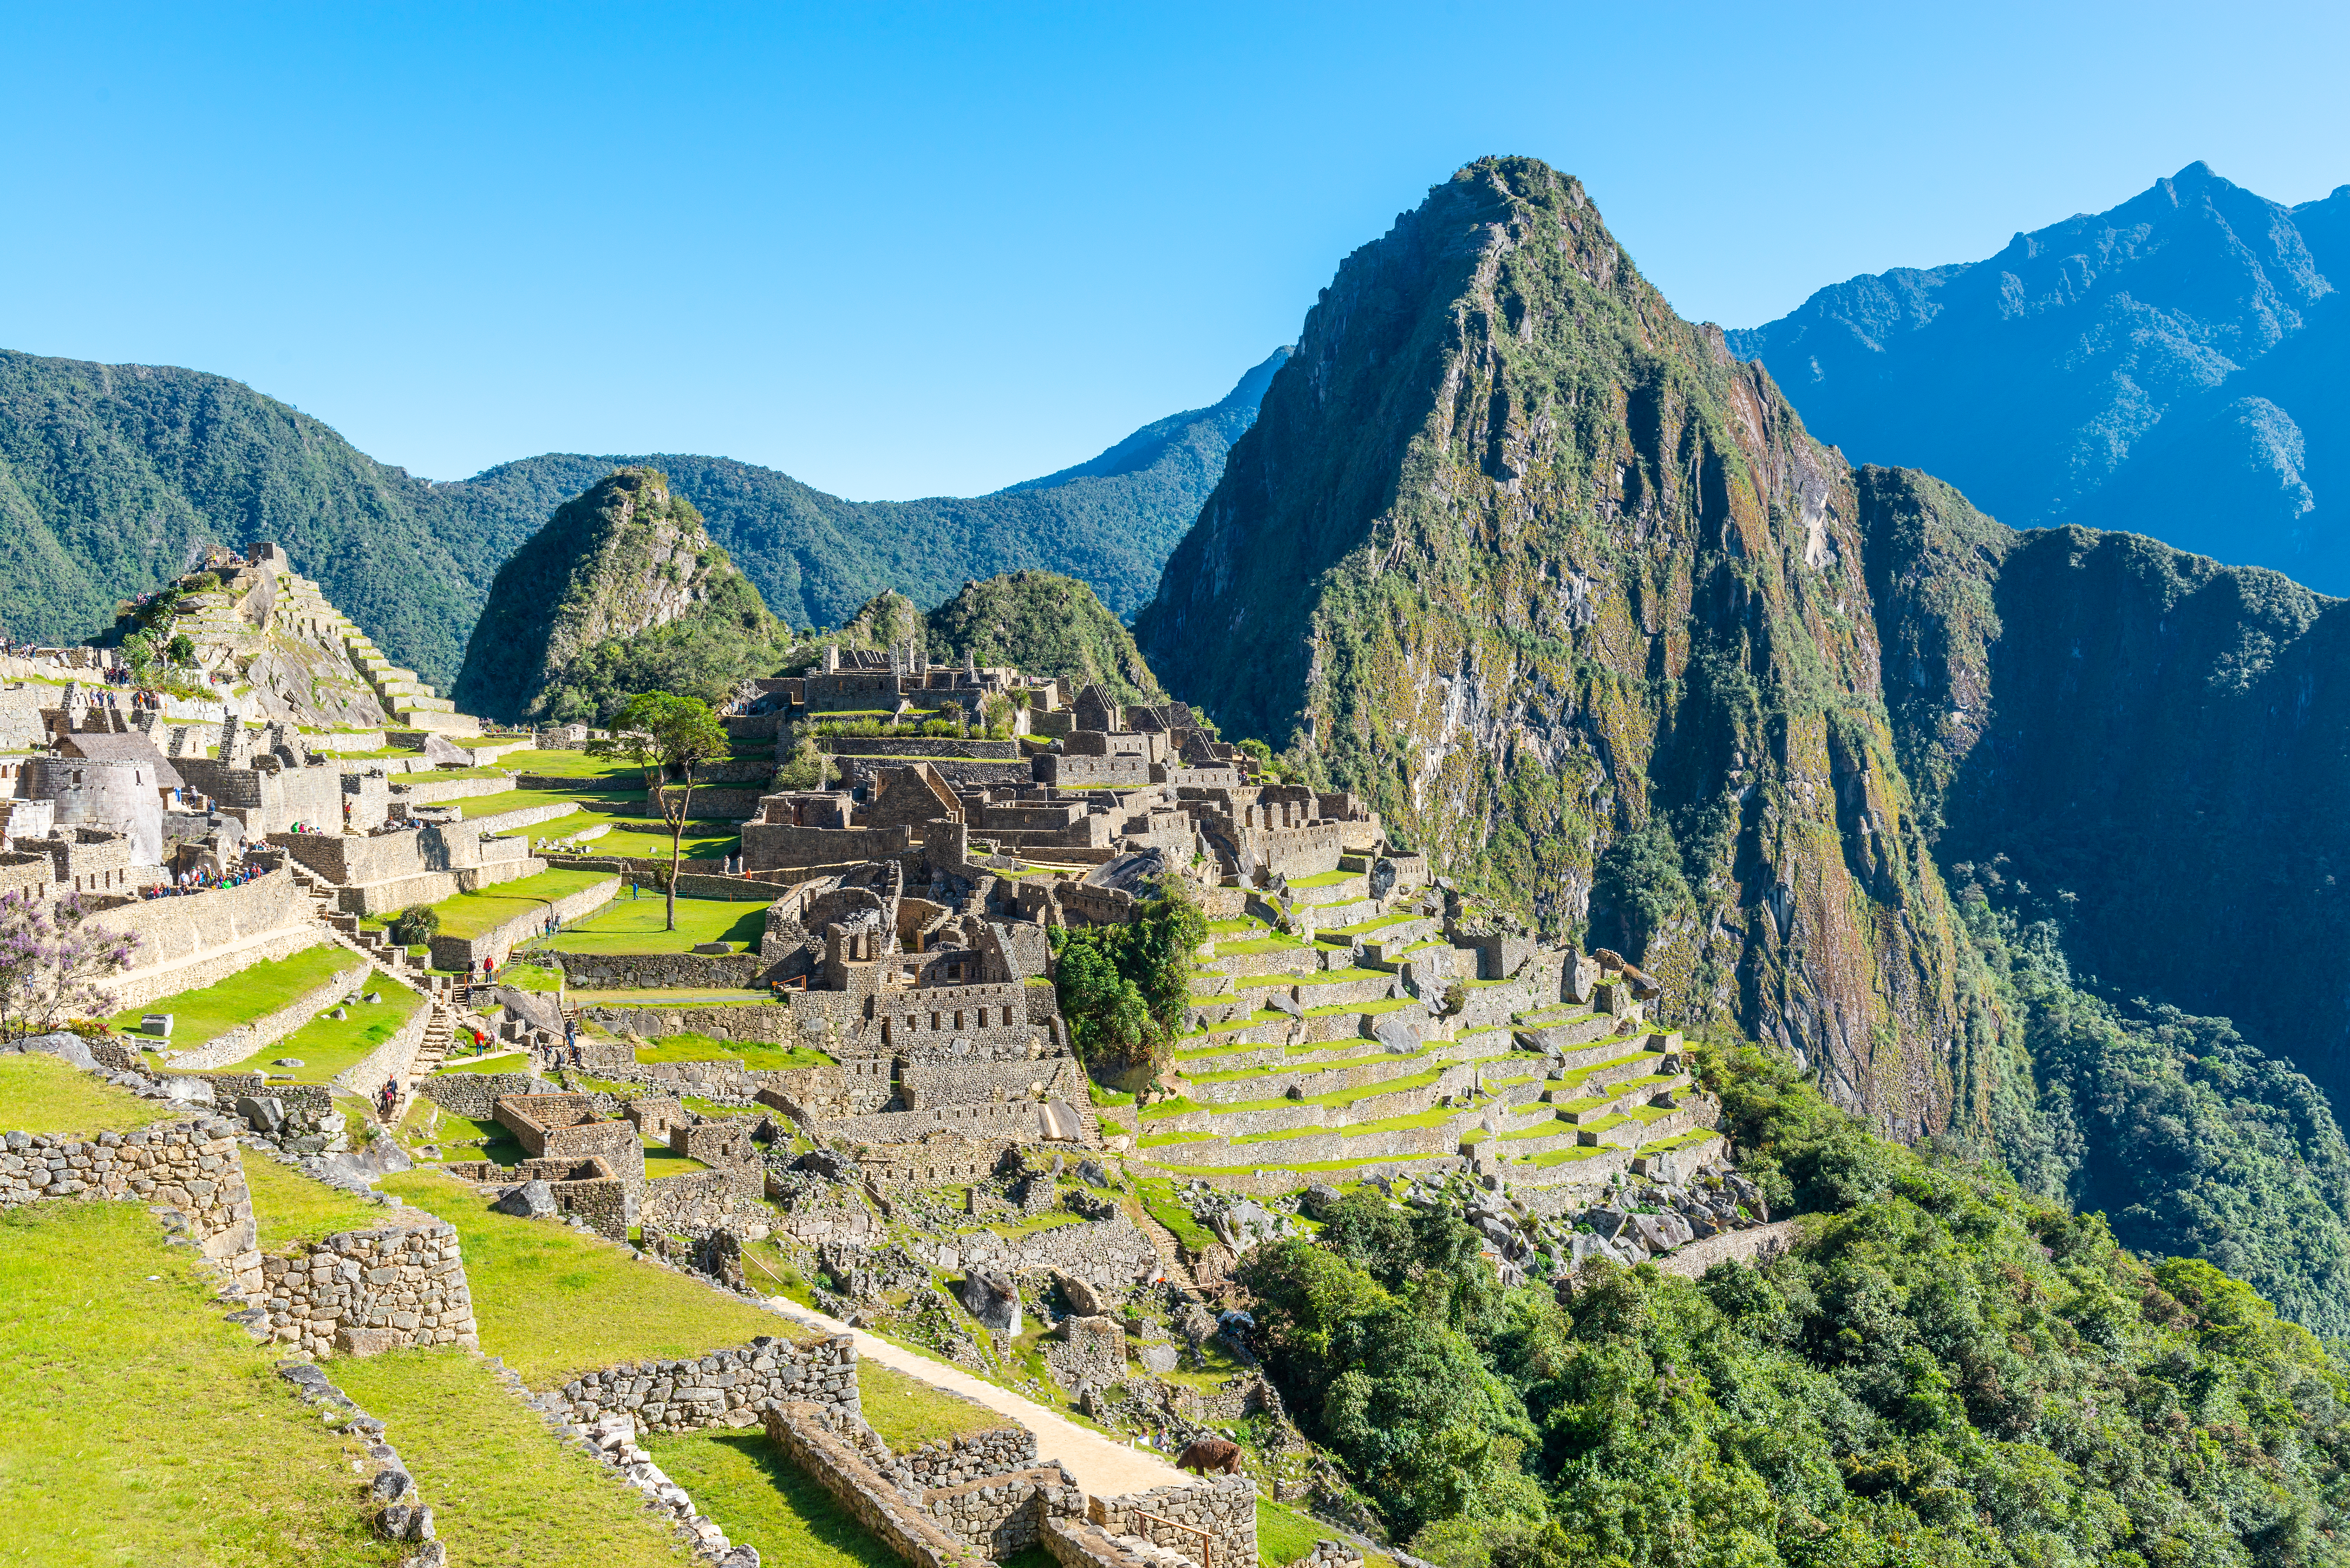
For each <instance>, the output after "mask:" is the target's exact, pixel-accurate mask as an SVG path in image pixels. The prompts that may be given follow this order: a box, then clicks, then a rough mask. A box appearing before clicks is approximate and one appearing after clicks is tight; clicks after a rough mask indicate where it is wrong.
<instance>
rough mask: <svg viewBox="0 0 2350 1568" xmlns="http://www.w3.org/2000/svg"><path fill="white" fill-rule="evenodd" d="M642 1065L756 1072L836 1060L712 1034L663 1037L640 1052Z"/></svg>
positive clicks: (798, 1049)
mask: <svg viewBox="0 0 2350 1568" xmlns="http://www.w3.org/2000/svg"><path fill="white" fill-rule="evenodd" d="M637 1060H638V1061H639V1063H644V1064H650V1063H654V1062H740V1063H742V1064H743V1066H744V1067H746V1068H748V1069H750V1070H751V1071H753V1072H767V1071H770V1070H772V1069H774V1068H777V1067H821V1066H823V1065H824V1064H826V1063H827V1062H829V1061H831V1060H832V1058H831V1057H830V1056H827V1055H826V1054H824V1053H823V1052H821V1051H817V1050H814V1049H812V1048H810V1047H808V1046H806V1045H770V1044H766V1043H765V1042H764V1041H759V1040H719V1039H715V1038H713V1037H712V1036H710V1035H708V1034H663V1035H661V1036H660V1037H659V1038H658V1039H656V1040H654V1041H653V1043H652V1044H650V1045H640V1046H639V1047H638V1048H637Z"/></svg>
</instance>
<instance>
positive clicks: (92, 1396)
mask: <svg viewBox="0 0 2350 1568" xmlns="http://www.w3.org/2000/svg"><path fill="white" fill-rule="evenodd" d="M163 1237H164V1232H163V1228H162V1227H161V1225H159V1224H157V1223H156V1222H155V1220H154V1218H153V1217H152V1216H151V1215H150V1214H149V1213H148V1212H147V1211H146V1210H145V1208H144V1207H143V1206H141V1205H140V1204H136V1203H42V1204H36V1205H33V1206H31V1207H29V1208H26V1209H21V1210H16V1211H14V1212H12V1213H9V1214H6V1215H5V1216H0V1401H5V1407H6V1409H7V1411H8V1433H7V1438H6V1439H5V1444H0V1448H5V1459H0V1475H5V1492H6V1497H7V1506H6V1507H5V1508H0V1560H5V1561H7V1562H12V1563H14V1562H25V1563H45V1564H67V1563H106V1564H132V1563H236V1564H238V1565H239V1568H277V1565H279V1564H284V1565H286V1568H296V1565H300V1568H317V1565H329V1568H375V1565H377V1564H389V1563H396V1562H398V1561H400V1559H401V1558H402V1557H403V1556H404V1555H405V1553H404V1552H401V1551H400V1550H399V1549H397V1548H395V1547H393V1546H392V1545H390V1543H388V1542H380V1541H378V1540H376V1539H375V1538H374V1536H373V1534H372V1533H371V1532H370V1531H369V1528H368V1524H367V1521H366V1518H365V1517H364V1515H363V1513H362V1511H361V1506H360V1505H361V1500H362V1495H363V1494H362V1491H361V1489H360V1487H359V1483H358V1479H357V1478H356V1477H355V1476H354V1475H353V1474H352V1472H351V1470H350V1469H349V1467H348V1459H350V1458H351V1457H353V1456H355V1455H356V1454H357V1453H358V1452H359V1449H358V1448H357V1447H356V1446H355V1445H353V1444H352V1443H350V1442H349V1441H348V1440H347V1439H345V1438H343V1437H342V1436H340V1435H339V1434H338V1433H336V1432H334V1431H331V1430H329V1429H328V1428H327V1427H326V1426H325V1425H324V1424H323V1423H322V1422H321V1421H320V1420H319V1419H318V1417H317V1416H316V1415H314V1414H313V1413H312V1412H311V1411H310V1409H309V1408H308V1407H306V1406H304V1405H303V1404H302V1403H301V1402H300V1401H298V1400H297V1399H296V1398H295V1397H294V1395H293V1392H292V1390H291V1389H290V1388H289V1387H288V1386H286V1383H284V1382H283V1381H282V1380H281V1379H279V1378H278V1377H277V1376H276V1375H275V1374H274V1373H273V1372H272V1371H271V1370H270V1366H271V1363H272V1361H273V1360H274V1359H275V1355H274V1354H273V1353H272V1352H271V1351H269V1350H266V1349H265V1348H264V1347H261V1346H257V1345H254V1344H253V1343H252V1342H251V1341H250V1340H248V1339H247V1338H246V1337H245V1335H244V1333H243V1332H242V1331H241V1330H239V1329H236V1328H234V1327H233V1326H231V1325H230V1324H226V1323H224V1322H223V1321H222V1318H221V1314H222V1311H223V1309H222V1307H221V1306H220V1304H219V1303H216V1302H215V1301H213V1293H214V1292H216V1291H217V1290H218V1289H219V1288H220V1287H219V1284H218V1282H216V1281H213V1280H209V1279H205V1278H203V1277H202V1276H200V1275H199V1273H198V1272H197V1263H198V1260H197V1259H196V1257H195V1256H194V1255H193V1254H192V1252H191V1251H189V1250H188V1249H186V1248H184V1247H167V1246H165V1245H164V1244H163ZM358 1365H365V1364H358ZM341 1369H342V1364H340V1363H338V1364H337V1368H336V1370H337V1374H338V1376H339V1375H340V1373H341ZM531 1421H532V1425H533V1426H534V1427H536V1426H537V1422H536V1417H531ZM410 1442H411V1438H410V1437H409V1435H408V1434H407V1433H406V1432H404V1431H403V1432H401V1433H400V1443H401V1446H402V1448H403V1449H406V1448H407V1446H408V1444H409V1443H410ZM434 1501H436V1502H437V1501H438V1500H437V1499H435V1500H434Z"/></svg>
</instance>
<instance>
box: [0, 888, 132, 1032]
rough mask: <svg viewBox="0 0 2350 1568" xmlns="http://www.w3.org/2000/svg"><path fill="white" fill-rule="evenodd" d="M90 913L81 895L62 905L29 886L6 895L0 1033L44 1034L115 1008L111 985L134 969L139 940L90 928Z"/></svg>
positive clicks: (0, 904)
mask: <svg viewBox="0 0 2350 1568" xmlns="http://www.w3.org/2000/svg"><path fill="white" fill-rule="evenodd" d="M88 914H89V910H88V907H87V906H86V905H84V904H83V902H82V899H81V895H80V894H78V893H69V894H68V895H67V896H66V897H64V898H60V899H57V901H56V902H55V903H51V902H49V901H47V899H42V898H35V897H34V896H33V895H32V894H31V893H30V892H29V891H26V890H25V889H22V888H20V889H18V890H16V891H15V892H12V893H5V894H0V1028H5V1030H7V1031H8V1032H9V1033H11V1034H13V1035H18V1036H21V1035H26V1034H42V1033H48V1032H50V1031H52V1030H54V1029H56V1028H57V1027H58V1025H60V1024H61V1023H64V1022H65V1021H66V1020H68V1019H69V1018H101V1017H104V1016H105V1015H106V1014H108V1013H109V1012H113V1011H114V996H113V993H112V992H109V991H108V990H107V989H106V988H105V984H104V982H105V981H107V980H109V979H110V978H112V977H113V976H115V975H118V974H120V973H121V972H122V971H124V970H126V969H128V968H130V957H131V955H132V954H133V953H135V952H137V951H138V950H139V947H140V940H139V938H138V937H136V936H133V935H129V934H126V933H123V932H120V931H109V930H102V929H99V928H97V927H94V926H90V925H88V924H87V923H86V921H87V919H88Z"/></svg>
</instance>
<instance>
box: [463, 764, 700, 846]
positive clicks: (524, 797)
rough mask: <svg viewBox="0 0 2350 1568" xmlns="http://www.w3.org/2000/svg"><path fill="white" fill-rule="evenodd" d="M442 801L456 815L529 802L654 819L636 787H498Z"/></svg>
mask: <svg viewBox="0 0 2350 1568" xmlns="http://www.w3.org/2000/svg"><path fill="white" fill-rule="evenodd" d="M501 771H504V770H501ZM444 804H446V805H453V806H455V807H456V808H457V811H458V814H459V815H463V816H469V817H471V816H497V815H503V814H504V813H506V812H509V811H519V810H521V809H522V808H523V807H525V806H529V805H568V806H571V807H573V808H574V809H575V810H578V811H584V812H587V813H590V814H592V815H594V816H596V817H597V818H598V820H602V819H605V818H619V819H632V820H635V821H637V822H639V823H641V822H647V821H651V820H654V819H653V818H652V816H651V814H650V810H649V808H648V807H647V806H646V805H645V792H644V791H642V790H640V789H601V788H587V787H583V788H581V789H578V790H552V789H509V790H501V791H499V792H498V793H497V794H475V795H467V796H466V797H465V798H464V799H463V800H452V801H449V802H446V803H444ZM562 820H563V819H562V818H561V817H556V818H553V819H551V820H549V821H547V822H545V823H534V824H533V825H532V826H531V829H530V831H531V832H532V833H533V834H534V835H536V834H542V833H546V832H549V831H551V830H553V829H554V827H555V826H556V824H557V823H559V822H561V821H562ZM585 826H589V824H587V823H576V824H574V825H573V827H574V829H575V831H576V830H577V828H580V827H585ZM557 836H560V835H559V834H558V835H557Z"/></svg>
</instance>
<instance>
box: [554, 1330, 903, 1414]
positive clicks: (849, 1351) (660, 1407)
mask: <svg viewBox="0 0 2350 1568" xmlns="http://www.w3.org/2000/svg"><path fill="white" fill-rule="evenodd" d="M556 1397H557V1398H558V1399H559V1400H560V1401H561V1402H562V1403H563V1404H564V1405H565V1406H566V1407H567V1408H568V1409H569V1410H570V1412H571V1419H572V1420H574V1421H576V1422H578V1423H581V1424H582V1425H590V1426H592V1425H593V1424H594V1423H595V1422H597V1421H598V1420H599V1419H601V1418H602V1417H605V1416H608V1415H615V1414H618V1415H625V1416H628V1417H631V1418H633V1419H634V1420H635V1421H636V1423H637V1428H638V1430H639V1431H640V1432H647V1431H650V1432H691V1431H698V1430H700V1429H701V1428H704V1427H755V1426H757V1425H758V1424H759V1421H760V1418H761V1417H763V1416H768V1415H772V1414H773V1413H774V1412H775V1411H776V1410H778V1409H780V1408H782V1407H785V1406H786V1405H798V1406H801V1407H804V1408H809V1409H815V1410H820V1411H822V1412H824V1418H825V1419H827V1420H829V1419H833V1418H837V1417H843V1416H847V1417H857V1418H858V1420H859V1421H862V1419H863V1415H862V1413H861V1407H860V1406H859V1404H858V1390H857V1342H856V1341H855V1340H854V1339H852V1338H850V1337H849V1336H848V1335H847V1334H841V1335H838V1336H837V1337H835V1338H830V1339H821V1340H817V1341H816V1342H815V1343H813V1344H809V1345H795V1344H793V1343H792V1342H791V1341H789V1340H786V1339H770V1338H766V1337H764V1336H762V1337H761V1338H758V1339H754V1340H753V1341H752V1342H751V1343H750V1344H748V1345H742V1346H740V1347H738V1348H736V1349H733V1350H719V1351H712V1353H711V1354H710V1355H704V1356H702V1357H701V1358H700V1359H698V1360H694V1361H647V1362H642V1363H636V1364H631V1365H629V1366H614V1367H610V1368H608V1369H607V1370H605V1371H602V1372H591V1373H589V1374H588V1375H587V1376H585V1377H582V1378H579V1379H578V1380H577V1381H576V1382H572V1383H567V1384H565V1385H564V1386H563V1387H562V1388H561V1389H560V1390H559V1391H558V1393H557V1395H556Z"/></svg>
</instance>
